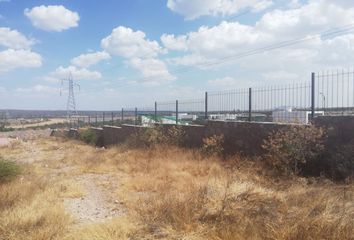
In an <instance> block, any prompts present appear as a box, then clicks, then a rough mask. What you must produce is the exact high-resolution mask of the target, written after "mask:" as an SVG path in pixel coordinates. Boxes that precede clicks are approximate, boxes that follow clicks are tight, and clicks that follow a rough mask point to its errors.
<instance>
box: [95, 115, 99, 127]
mask: <svg viewBox="0 0 354 240" xmlns="http://www.w3.org/2000/svg"><path fill="white" fill-rule="evenodd" d="M95 125H96V127H98V122H97V113H96V124H95Z"/></svg>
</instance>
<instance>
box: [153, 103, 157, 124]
mask: <svg viewBox="0 0 354 240" xmlns="http://www.w3.org/2000/svg"><path fill="white" fill-rule="evenodd" d="M154 120H155V123H157V102H155V113H154Z"/></svg>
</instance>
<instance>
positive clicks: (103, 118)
mask: <svg viewBox="0 0 354 240" xmlns="http://www.w3.org/2000/svg"><path fill="white" fill-rule="evenodd" d="M105 120H106V113H105V112H103V115H102V126H103V125H104V122H105Z"/></svg>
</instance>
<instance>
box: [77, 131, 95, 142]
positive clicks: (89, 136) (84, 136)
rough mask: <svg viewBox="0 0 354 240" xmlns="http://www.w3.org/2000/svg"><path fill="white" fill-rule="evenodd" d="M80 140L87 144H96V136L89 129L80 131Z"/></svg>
mask: <svg viewBox="0 0 354 240" xmlns="http://www.w3.org/2000/svg"><path fill="white" fill-rule="evenodd" d="M80 139H81V141H84V142H85V143H87V144H92V145H95V144H96V142H97V136H96V134H95V132H94V131H92V130H91V129H86V130H82V131H80Z"/></svg>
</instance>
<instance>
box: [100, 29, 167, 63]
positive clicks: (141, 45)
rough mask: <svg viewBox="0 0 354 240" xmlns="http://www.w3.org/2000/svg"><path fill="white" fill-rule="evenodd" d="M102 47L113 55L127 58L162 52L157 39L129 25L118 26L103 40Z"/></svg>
mask: <svg viewBox="0 0 354 240" xmlns="http://www.w3.org/2000/svg"><path fill="white" fill-rule="evenodd" d="M101 46H102V48H103V49H104V50H105V51H106V52H108V53H110V54H111V55H118V56H122V57H125V58H134V57H139V58H142V57H144V58H149V57H156V56H157V55H158V54H159V53H162V52H163V50H162V49H161V47H160V45H159V44H158V42H156V41H150V40H148V39H146V35H145V33H144V32H142V31H133V30H132V29H130V28H127V27H123V26H120V27H117V28H115V29H113V31H112V33H111V34H110V35H109V36H107V37H106V38H104V39H103V40H102V41H101Z"/></svg>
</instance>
